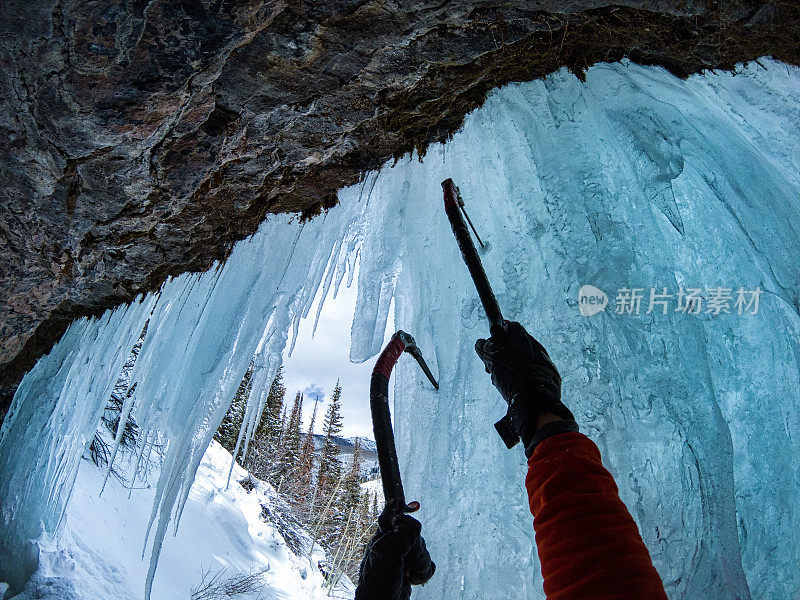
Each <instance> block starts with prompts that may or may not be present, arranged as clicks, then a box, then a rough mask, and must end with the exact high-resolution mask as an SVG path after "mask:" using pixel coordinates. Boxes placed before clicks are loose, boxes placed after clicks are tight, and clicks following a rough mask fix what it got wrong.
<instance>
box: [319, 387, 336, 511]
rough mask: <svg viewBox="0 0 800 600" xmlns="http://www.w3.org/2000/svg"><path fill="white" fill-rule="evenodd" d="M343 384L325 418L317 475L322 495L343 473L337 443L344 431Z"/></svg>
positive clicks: (328, 491)
mask: <svg viewBox="0 0 800 600" xmlns="http://www.w3.org/2000/svg"><path fill="white" fill-rule="evenodd" d="M341 398H342V386H341V384H340V383H339V380H337V381H336V387H335V388H334V389H333V394H332V395H331V404H330V406H329V407H328V410H327V412H326V413H325V420H324V422H323V425H322V431H323V433H324V434H325V443H324V445H323V446H322V452H321V453H320V460H319V473H318V475H317V485H318V486H319V490H320V492H321V493H322V495H326V494H328V493H330V492H331V491H332V488H333V487H334V486H335V485H336V482H337V481H339V477H341V473H342V462H341V460H340V459H339V446H337V445H336V440H335V438H336V436H338V435H339V434H340V433H341V431H342V415H341V409H342V406H341Z"/></svg>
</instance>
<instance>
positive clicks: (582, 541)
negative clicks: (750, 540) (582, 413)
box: [525, 432, 667, 600]
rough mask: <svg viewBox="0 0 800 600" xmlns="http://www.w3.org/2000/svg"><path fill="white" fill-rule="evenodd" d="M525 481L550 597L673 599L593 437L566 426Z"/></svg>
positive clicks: (538, 455) (535, 458) (545, 445)
mask: <svg viewBox="0 0 800 600" xmlns="http://www.w3.org/2000/svg"><path fill="white" fill-rule="evenodd" d="M525 487H527V489H528V496H529V500H530V507H531V513H533V516H534V521H533V527H534V529H535V530H536V547H537V549H538V551H539V560H540V562H541V565H542V576H543V577H544V591H545V594H546V595H547V598H548V600H573V599H574V600H578V599H580V600H583V599H585V598H594V599H600V598H602V599H603V600H612V599H613V600H617V599H619V600H623V599H624V600H629V599H632V598H636V599H637V600H656V599H657V600H666V598H667V596H666V594H665V593H664V587H663V585H662V583H661V578H660V577H659V575H658V573H657V572H656V570H655V568H654V567H653V563H652V561H651V560H650V554H649V552H648V551H647V548H646V547H645V545H644V542H643V541H642V538H641V536H640V535H639V530H638V528H637V527H636V523H635V522H634V520H633V518H632V517H631V515H630V513H628V509H627V508H626V507H625V504H624V503H623V502H622V500H621V499H620V497H619V494H618V493H617V486H616V484H615V483H614V478H613V477H612V476H611V474H610V473H609V472H608V471H607V470H606V469H605V468H604V467H603V465H602V462H601V460H600V451H599V450H598V449H597V446H596V445H595V444H594V443H593V442H592V441H591V440H590V439H589V438H588V437H586V436H585V435H583V434H581V433H577V432H565V433H560V434H558V435H554V436H552V437H549V438H547V439H545V440H543V441H542V442H540V443H539V445H538V446H537V447H536V449H535V451H534V452H533V455H532V456H531V457H530V459H529V460H528V476H527V477H526V479H525Z"/></svg>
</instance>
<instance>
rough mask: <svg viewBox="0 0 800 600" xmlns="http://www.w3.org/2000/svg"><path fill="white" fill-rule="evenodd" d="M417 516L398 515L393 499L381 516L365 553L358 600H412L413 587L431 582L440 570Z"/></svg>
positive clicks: (360, 574)
mask: <svg viewBox="0 0 800 600" xmlns="http://www.w3.org/2000/svg"><path fill="white" fill-rule="evenodd" d="M421 531H422V525H421V524H420V522H419V521H417V520H416V519H414V518H412V517H409V516H408V515H405V514H398V501H397V500H393V501H392V502H390V503H388V504H387V505H386V508H385V509H384V510H383V513H381V516H380V517H378V533H376V534H375V535H374V536H373V538H372V540H370V542H369V544H367V550H366V552H364V559H363V560H362V561H361V568H360V570H359V577H358V588H357V589H356V597H355V600H408V599H409V598H411V586H412V585H420V584H423V583H427V582H428V580H429V579H430V578H431V577H433V573H434V572H435V571H436V565H435V564H433V561H432V560H431V555H430V554H428V549H427V548H426V547H425V540H424V539H422V536H420V532H421Z"/></svg>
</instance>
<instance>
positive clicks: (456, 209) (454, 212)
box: [442, 179, 519, 448]
mask: <svg viewBox="0 0 800 600" xmlns="http://www.w3.org/2000/svg"><path fill="white" fill-rule="evenodd" d="M442 189H443V190H444V210H445V212H446V213H447V218H448V220H449V221H450V227H451V228H452V229H453V234H454V235H455V236H456V242H457V243H458V248H459V250H461V257H462V258H463V259H464V262H465V263H466V264H467V269H469V274H470V276H471V277H472V281H473V283H474V284H475V288H476V289H477V290H478V297H479V298H480V299H481V304H483V310H484V312H485V313H486V318H487V319H489V329H490V331H491V330H493V329H495V328H498V327H499V328H502V327H503V323H505V321H504V320H503V314H502V313H501V312H500V305H499V304H497V298H495V297H494V292H493V291H492V286H490V285H489V278H488V277H486V271H484V270H483V264H481V257H480V256H479V255H478V250H477V249H476V248H475V244H474V243H473V242H472V237H470V235H469V230H468V229H467V221H469V224H470V227H472V231H474V232H475V237H476V238H477V239H478V242H479V243H480V245H481V246H483V242H481V238H479V237H478V232H477V231H475V226H474V225H473V224H472V221H470V219H469V216H468V215H467V211H466V210H465V208H464V200H463V199H462V198H461V192H460V191H459V189H458V187H456V184H455V183H453V180H452V179H445V180H444V181H443V182H442ZM465 217H466V221H465V220H464V218H465ZM494 427H495V429H497V433H499V434H500V437H501V438H503V442H505V444H506V446H508V447H509V448H513V447H514V446H515V445H516V444H517V442H519V435H517V432H516V431H515V430H514V428H513V427H512V426H511V422H510V417H509V416H508V414H506V416H505V417H503V418H502V419H500V420H499V421H498V422H497V423H495V424H494Z"/></svg>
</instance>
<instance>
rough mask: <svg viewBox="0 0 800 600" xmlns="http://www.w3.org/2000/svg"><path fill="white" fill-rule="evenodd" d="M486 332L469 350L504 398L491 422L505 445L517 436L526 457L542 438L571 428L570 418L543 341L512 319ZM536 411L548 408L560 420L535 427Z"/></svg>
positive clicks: (574, 429)
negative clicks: (504, 406)
mask: <svg viewBox="0 0 800 600" xmlns="http://www.w3.org/2000/svg"><path fill="white" fill-rule="evenodd" d="M491 334H492V336H491V337H490V338H489V339H488V340H478V341H477V342H475V351H476V352H477V353H478V356H479V357H480V358H481V360H482V361H483V364H484V365H485V366H486V372H487V373H491V375H492V383H493V384H494V386H495V387H496V388H497V390H498V391H499V392H500V395H501V396H503V398H504V399H505V401H506V402H508V405H509V407H508V414H507V415H506V417H505V418H504V419H502V420H501V421H500V422H499V423H497V425H496V427H497V430H498V432H499V433H500V435H501V436H502V437H503V440H504V441H505V442H506V444H507V445H508V447H509V448H510V447H512V446H513V445H514V444H515V443H516V441H517V440H518V439H519V438H522V443H523V444H524V445H525V454H526V455H527V456H528V457H530V456H531V455H532V454H533V451H534V450H535V449H536V445H537V444H538V443H539V442H541V441H542V440H543V439H545V438H546V437H550V436H551V435H555V434H556V433H562V432H564V431H577V430H578V426H577V424H576V423H575V417H574V416H573V415H572V413H571V412H570V410H569V409H568V408H567V407H566V406H564V404H563V403H562V402H561V375H559V374H558V369H556V366H555V365H554V364H553V361H552V360H550V356H549V355H548V354H547V350H545V349H544V346H542V345H541V344H540V343H539V342H537V341H536V340H535V339H534V338H533V337H532V336H531V335H530V334H529V333H528V332H527V331H525V328H524V327H523V326H522V325H520V324H519V323H517V322H515V321H504V322H503V325H502V326H493V327H492V330H491ZM542 412H552V413H554V414H556V415H557V416H559V417H561V419H562V420H561V421H555V422H553V423H548V424H547V425H545V426H544V427H542V429H541V430H540V431H537V429H536V421H537V418H538V416H539V414H540V413H542Z"/></svg>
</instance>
